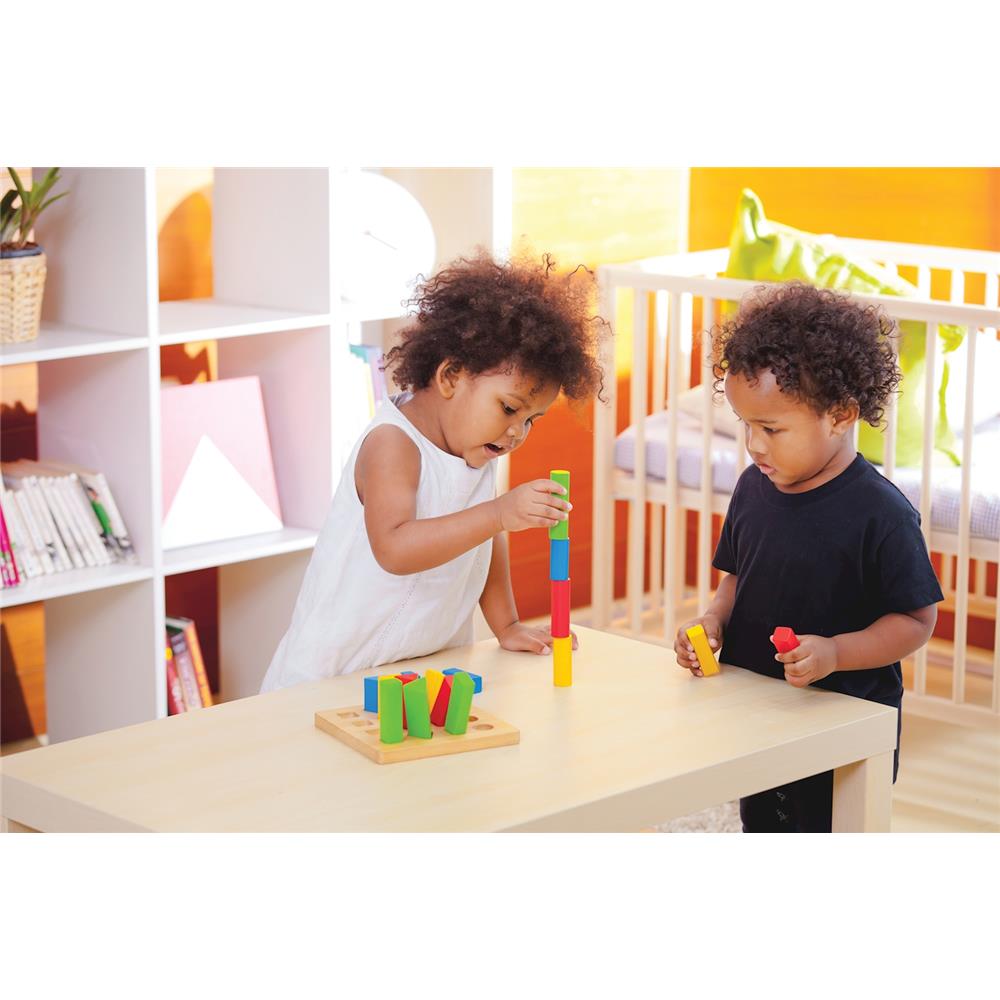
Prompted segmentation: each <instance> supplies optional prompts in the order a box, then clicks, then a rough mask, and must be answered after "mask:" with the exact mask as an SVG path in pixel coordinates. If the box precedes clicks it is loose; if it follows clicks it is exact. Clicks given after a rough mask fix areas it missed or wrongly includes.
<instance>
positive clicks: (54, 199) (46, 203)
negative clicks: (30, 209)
mask: <svg viewBox="0 0 1000 1000" xmlns="http://www.w3.org/2000/svg"><path fill="white" fill-rule="evenodd" d="M68 194H69V191H63V193H62V194H57V195H56V196H55V197H54V198H49V200H48V201H47V202H45V204H44V205H39V206H38V211H37V212H36V213H35V218H36V219H37V218H38V216H39V215H41V214H42V212H43V211H44V210H45V209H46V208H48V207H49V205H51V204H52V203H53V202H54V201H58V200H59V199H60V198H65V197H66V195H68Z"/></svg>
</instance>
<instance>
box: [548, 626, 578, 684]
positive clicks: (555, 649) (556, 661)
mask: <svg viewBox="0 0 1000 1000" xmlns="http://www.w3.org/2000/svg"><path fill="white" fill-rule="evenodd" d="M552 683H553V684H555V686H556V687H563V688H567V687H572V685H573V637H572V636H571V635H568V636H566V637H565V638H561V639H560V638H555V637H553V639H552Z"/></svg>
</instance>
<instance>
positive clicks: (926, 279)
mask: <svg viewBox="0 0 1000 1000" xmlns="http://www.w3.org/2000/svg"><path fill="white" fill-rule="evenodd" d="M917 295H918V296H919V297H920V298H922V299H929V298H930V297H931V269H930V268H929V267H928V266H927V265H926V264H922V265H921V266H920V267H918V268H917Z"/></svg>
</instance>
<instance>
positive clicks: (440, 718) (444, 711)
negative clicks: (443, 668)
mask: <svg viewBox="0 0 1000 1000" xmlns="http://www.w3.org/2000/svg"><path fill="white" fill-rule="evenodd" d="M451 682H452V675H451V674H446V675H445V678H444V683H443V684H442V685H441V690H440V691H438V696H437V700H436V701H435V702H434V707H433V708H432V709H431V724H432V725H434V726H443V725H444V723H445V719H447V717H448V702H449V701H450V700H451Z"/></svg>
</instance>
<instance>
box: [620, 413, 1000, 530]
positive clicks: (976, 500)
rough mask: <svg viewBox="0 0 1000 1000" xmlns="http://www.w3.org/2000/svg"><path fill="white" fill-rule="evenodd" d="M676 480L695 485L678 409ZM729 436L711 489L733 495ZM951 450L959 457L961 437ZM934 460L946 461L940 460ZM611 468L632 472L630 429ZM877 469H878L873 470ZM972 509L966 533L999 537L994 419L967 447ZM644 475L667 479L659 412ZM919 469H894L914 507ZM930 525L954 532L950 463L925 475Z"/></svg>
mask: <svg viewBox="0 0 1000 1000" xmlns="http://www.w3.org/2000/svg"><path fill="white" fill-rule="evenodd" d="M677 440H678V455H677V475H678V482H679V484H680V485H681V486H682V487H686V488H688V489H695V490H696V489H699V488H700V487H701V424H700V422H699V420H698V419H697V418H696V417H694V416H692V415H691V414H690V413H685V412H683V410H682V411H681V413H680V414H679V416H678V433H677ZM741 447H742V444H741V443H738V442H737V441H736V440H735V439H734V438H732V437H728V436H726V435H724V434H719V433H716V434H714V435H713V438H712V489H713V491H714V492H716V493H727V494H730V493H732V492H733V488H734V487H735V485H736V456H737V448H741ZM956 451H957V452H958V453H959V454H961V433H960V432H959V444H958V445H957V446H956ZM937 459H939V460H941V461H942V462H946V461H947V460H946V459H943V456H937ZM615 466H616V467H617V468H619V469H623V470H625V471H627V472H634V471H635V429H634V428H633V427H629V428H627V429H626V430H624V431H623V432H622V433H621V434H619V435H618V438H617V440H616V441H615ZM876 467H877V468H878V466H876ZM971 467H972V511H971V524H970V534H971V535H972V537H974V538H987V539H1000V416H993V417H992V418H990V419H988V420H985V421H983V422H982V423H981V424H980V425H979V426H978V427H977V428H976V431H975V438H974V441H973V448H972V466H971ZM646 475H647V476H648V478H650V479H654V480H659V481H661V482H663V481H665V480H666V478H667V413H666V410H660V411H659V412H658V413H654V414H652V415H651V416H650V417H649V418H647V420H646ZM920 477H921V471H920V469H919V468H917V469H910V468H897V469H896V475H895V483H896V485H897V486H898V487H899V489H900V490H901V491H902V493H903V494H904V495H905V496H906V498H907V499H908V500H909V501H910V503H912V504H913V506H914V507H918V508H919V505H920ZM931 486H932V489H931V526H932V527H933V528H934V529H935V530H937V531H950V532H957V531H958V508H959V499H960V497H961V489H962V470H961V468H957V467H955V466H953V465H951V464H950V463H948V464H940V465H935V466H934V468H933V469H932V472H931Z"/></svg>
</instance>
